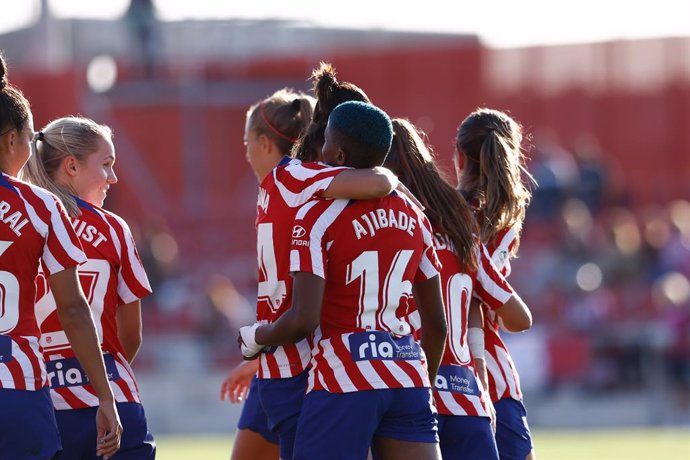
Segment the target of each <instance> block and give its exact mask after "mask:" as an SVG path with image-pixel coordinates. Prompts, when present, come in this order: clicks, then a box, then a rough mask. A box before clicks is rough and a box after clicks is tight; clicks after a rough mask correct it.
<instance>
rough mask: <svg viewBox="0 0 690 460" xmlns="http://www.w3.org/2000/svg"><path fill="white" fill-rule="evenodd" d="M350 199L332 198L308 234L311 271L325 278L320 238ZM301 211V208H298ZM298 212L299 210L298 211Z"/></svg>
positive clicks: (294, 268) (292, 269)
mask: <svg viewBox="0 0 690 460" xmlns="http://www.w3.org/2000/svg"><path fill="white" fill-rule="evenodd" d="M349 202H350V200H334V201H333V202H332V203H331V204H330V205H329V206H328V207H327V208H326V210H325V211H323V212H322V213H321V215H320V216H319V218H318V219H316V222H314V225H313V226H312V229H311V232H310V234H309V253H310V254H311V268H312V273H313V274H314V275H316V276H320V277H321V278H323V279H326V272H325V267H324V266H323V256H322V254H321V240H322V239H323V235H324V233H326V230H328V227H330V226H331V224H332V223H333V222H334V221H335V219H336V218H337V217H338V216H339V215H340V213H341V212H343V210H344V209H345V207H346V206H347V204H348V203H349ZM300 211H301V209H300ZM298 214H299V211H298ZM296 268H298V266H295V267H293V266H291V267H290V271H297V270H296Z"/></svg>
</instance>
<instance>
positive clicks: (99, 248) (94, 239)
mask: <svg viewBox="0 0 690 460" xmlns="http://www.w3.org/2000/svg"><path fill="white" fill-rule="evenodd" d="M77 203H78V205H79V209H80V211H81V215H80V216H78V217H75V218H73V219H72V225H73V227H74V229H75V232H76V234H77V236H78V237H79V239H80V241H81V242H82V245H83V248H84V252H85V254H86V256H87V258H88V260H87V261H86V262H85V263H84V264H83V265H81V266H80V267H79V280H80V283H81V286H82V290H83V291H84V293H85V295H86V297H87V301H88V302H89V305H90V307H91V313H92V315H93V317H94V323H95V325H96V330H97V332H98V337H99V340H100V343H101V347H102V349H103V351H104V355H103V357H104V362H105V365H106V370H107V371H108V377H109V379H110V380H111V381H113V382H115V383H116V384H117V386H118V387H117V389H116V390H117V391H115V392H114V394H115V397H116V401H117V402H139V395H138V389H137V387H136V384H135V381H134V375H133V372H132V370H131V368H130V367H129V364H128V362H127V359H126V358H125V357H124V348H123V346H122V344H121V343H120V339H119V337H118V331H117V318H116V317H117V309H118V306H119V305H123V304H128V303H131V302H134V301H136V300H139V299H141V298H143V297H145V296H146V295H148V294H150V293H151V288H150V286H149V283H148V279H147V278H146V273H145V272H144V268H143V266H142V264H141V261H140V260H139V257H138V254H137V252H136V248H135V246H134V241H133V238H132V235H131V233H130V231H129V227H128V226H127V224H126V223H125V222H124V221H123V220H122V219H121V218H120V217H118V216H116V215H115V214H112V213H110V212H108V211H105V210H103V209H100V208H98V207H96V206H93V205H91V204H89V203H87V202H85V201H83V200H80V199H78V198H77ZM41 281H43V283H41ZM37 285H38V286H39V297H38V300H37V303H36V313H37V319H38V323H39V327H40V329H41V347H42V348H43V352H44V357H45V358H46V363H47V367H48V376H49V379H50V385H51V388H52V391H51V396H52V397H53V401H54V404H55V406H56V408H58V409H78V408H85V407H91V406H95V405H97V404H98V400H97V398H96V397H95V396H94V394H93V390H92V389H91V387H90V385H88V384H87V380H86V378H85V375H84V371H83V369H82V368H81V366H80V365H79V363H78V361H77V360H76V359H75V358H74V352H73V350H72V348H71V346H70V344H69V342H68V341H67V337H66V335H65V332H64V330H63V329H62V326H61V324H60V321H59V318H58V315H57V310H56V305H55V299H54V298H53V296H52V293H51V292H50V290H49V289H48V286H47V284H45V278H43V277H39V278H38V279H37ZM41 291H42V292H41ZM68 375H71V376H72V378H71V379H69V378H67V376H68ZM114 388H115V387H114Z"/></svg>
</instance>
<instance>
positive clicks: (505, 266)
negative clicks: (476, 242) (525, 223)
mask: <svg viewBox="0 0 690 460" xmlns="http://www.w3.org/2000/svg"><path fill="white" fill-rule="evenodd" d="M516 239H517V231H516V230H515V228H514V227H509V228H506V229H504V230H502V231H501V232H500V233H499V234H498V235H497V237H496V241H495V244H494V245H492V247H491V248H489V249H490V250H489V253H490V254H491V260H492V261H493V263H494V265H495V266H496V268H497V269H498V270H500V272H501V274H502V275H503V276H505V277H507V276H508V275H510V271H511V266H510V259H511V257H512V252H513V247H514V246H515V242H516Z"/></svg>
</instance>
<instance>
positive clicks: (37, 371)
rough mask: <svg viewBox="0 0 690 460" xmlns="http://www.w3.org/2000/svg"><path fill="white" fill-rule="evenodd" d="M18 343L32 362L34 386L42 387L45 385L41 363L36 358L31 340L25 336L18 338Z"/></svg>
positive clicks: (36, 387)
mask: <svg viewBox="0 0 690 460" xmlns="http://www.w3.org/2000/svg"><path fill="white" fill-rule="evenodd" d="M16 343H17V346H18V347H19V349H20V350H21V351H22V352H23V353H24V354H25V355H26V356H27V357H28V358H29V363H31V369H32V370H33V373H34V385H33V386H34V388H35V389H38V388H41V387H42V386H43V381H42V380H43V379H42V376H41V365H40V364H39V361H38V360H37V359H35V356H36V353H35V352H34V350H33V349H32V348H31V345H30V344H29V341H28V340H26V339H24V338H23V337H19V338H17V340H16ZM29 386H31V385H29Z"/></svg>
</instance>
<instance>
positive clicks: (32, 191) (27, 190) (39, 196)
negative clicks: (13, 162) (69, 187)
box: [5, 176, 62, 216]
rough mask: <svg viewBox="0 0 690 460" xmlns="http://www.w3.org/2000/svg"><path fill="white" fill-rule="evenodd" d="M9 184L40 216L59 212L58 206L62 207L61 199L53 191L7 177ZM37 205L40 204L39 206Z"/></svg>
mask: <svg viewBox="0 0 690 460" xmlns="http://www.w3.org/2000/svg"><path fill="white" fill-rule="evenodd" d="M5 177H6V178H7V179H8V182H9V183H10V184H11V185H12V187H14V188H15V190H16V191H17V192H18V193H19V195H20V197H21V198H22V199H24V200H25V201H26V202H28V203H29V204H30V205H31V206H32V207H33V208H34V211H35V212H36V213H37V214H38V215H39V216H40V215H42V214H43V213H45V212H46V211H48V212H50V213H54V212H58V205H62V202H61V201H60V199H59V198H58V197H57V196H56V195H55V194H54V193H52V192H51V191H49V190H46V189H44V188H42V187H39V186H37V185H34V184H30V183H28V182H25V181H23V180H20V179H17V178H16V177H9V176H5ZM37 204H40V205H39V206H37Z"/></svg>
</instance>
